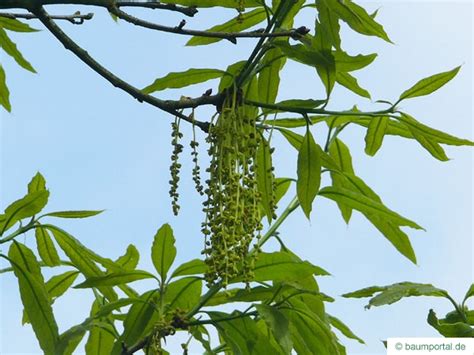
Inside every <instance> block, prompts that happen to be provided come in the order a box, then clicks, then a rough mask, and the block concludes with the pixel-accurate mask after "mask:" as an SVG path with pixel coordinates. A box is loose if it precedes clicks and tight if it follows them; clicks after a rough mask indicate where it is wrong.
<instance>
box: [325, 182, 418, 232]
mask: <svg viewBox="0 0 474 355" xmlns="http://www.w3.org/2000/svg"><path fill="white" fill-rule="evenodd" d="M319 195H321V196H323V197H326V198H329V199H331V200H333V201H336V202H341V203H344V204H346V205H347V206H349V207H351V208H354V209H356V210H358V211H360V212H362V213H364V214H365V213H368V214H376V215H378V216H380V217H381V218H385V219H387V220H390V221H392V222H393V223H396V224H397V225H399V226H408V227H411V228H415V229H423V228H422V227H420V226H419V225H418V224H416V223H415V222H413V221H410V220H409V219H407V218H405V217H402V216H400V215H399V214H398V213H396V212H393V211H392V210H390V209H388V208H387V207H385V206H384V205H383V204H381V203H379V202H376V201H374V200H372V199H370V198H368V197H366V196H364V195H363V194H360V193H357V192H354V191H351V190H349V189H345V188H342V187H334V186H328V187H325V188H323V189H322V190H320V191H319Z"/></svg>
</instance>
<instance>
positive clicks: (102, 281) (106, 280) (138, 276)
mask: <svg viewBox="0 0 474 355" xmlns="http://www.w3.org/2000/svg"><path fill="white" fill-rule="evenodd" d="M153 278H155V276H153V275H152V274H150V273H149V272H146V271H143V270H130V271H124V272H111V273H109V274H107V275H104V276H93V277H88V278H87V280H86V281H84V282H83V283H80V284H79V285H76V286H74V288H90V287H100V286H117V285H123V284H127V283H129V282H134V281H138V280H143V279H153Z"/></svg>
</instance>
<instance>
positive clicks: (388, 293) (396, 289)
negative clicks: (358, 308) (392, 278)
mask: <svg viewBox="0 0 474 355" xmlns="http://www.w3.org/2000/svg"><path fill="white" fill-rule="evenodd" d="M375 293H378V295H376V296H374V297H372V298H371V299H370V300H369V304H368V305H367V306H366V308H370V307H379V306H384V305H388V304H393V303H395V302H398V301H400V300H401V299H402V298H406V297H414V296H431V297H448V293H447V292H446V291H445V290H442V289H439V288H436V287H434V286H433V285H430V284H419V283H413V282H400V283H396V284H393V285H388V286H382V287H380V286H372V287H368V288H365V289H362V290H359V291H355V292H351V293H348V294H345V295H343V297H346V298H361V297H371V296H373V295H374V294H375Z"/></svg>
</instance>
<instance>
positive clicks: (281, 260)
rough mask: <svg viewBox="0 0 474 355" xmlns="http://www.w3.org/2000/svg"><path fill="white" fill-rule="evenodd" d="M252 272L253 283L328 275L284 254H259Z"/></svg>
mask: <svg viewBox="0 0 474 355" xmlns="http://www.w3.org/2000/svg"><path fill="white" fill-rule="evenodd" d="M253 271H254V274H255V277H254V278H253V281H268V280H272V281H273V282H277V281H291V280H297V279H302V278H305V277H307V276H310V275H328V273H327V271H325V270H323V269H322V268H320V267H318V266H315V265H312V264H311V263H309V262H308V261H301V260H297V259H295V258H294V257H293V256H292V255H291V254H289V253H286V252H274V253H259V255H258V259H257V261H256V262H255V267H254V270H253ZM242 280H243V277H241V276H240V277H237V278H235V279H233V280H232V283H235V282H241V281H242Z"/></svg>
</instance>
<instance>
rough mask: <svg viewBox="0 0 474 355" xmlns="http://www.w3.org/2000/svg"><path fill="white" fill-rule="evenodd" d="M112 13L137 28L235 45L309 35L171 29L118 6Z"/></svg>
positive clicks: (302, 32)
mask: <svg viewBox="0 0 474 355" xmlns="http://www.w3.org/2000/svg"><path fill="white" fill-rule="evenodd" d="M109 11H110V13H112V14H114V15H115V16H117V17H118V18H120V19H122V20H124V21H127V22H129V23H132V24H134V25H136V26H140V27H145V28H149V29H152V30H157V31H162V32H168V33H175V34H178V35H186V36H198V37H209V38H221V39H226V40H228V41H230V42H232V43H234V44H236V43H237V38H269V37H291V38H299V37H301V36H302V35H305V34H306V33H308V31H309V30H308V29H307V28H306V27H300V28H297V29H292V30H289V31H281V32H273V33H268V32H267V31H264V30H256V31H249V32H209V31H199V30H187V29H185V28H184V26H185V24H186V22H185V21H184V20H183V21H182V22H181V23H180V24H179V25H178V26H175V27H170V26H164V25H160V24H157V23H153V22H149V21H145V20H142V19H140V18H138V17H135V16H132V15H129V14H127V13H126V12H124V11H122V10H120V9H119V8H118V7H116V6H111V7H110V8H109Z"/></svg>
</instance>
